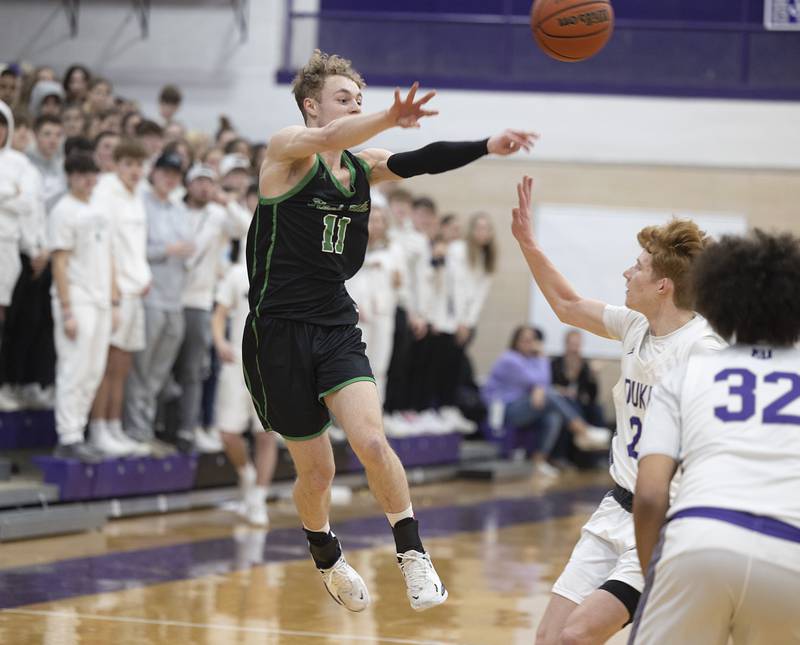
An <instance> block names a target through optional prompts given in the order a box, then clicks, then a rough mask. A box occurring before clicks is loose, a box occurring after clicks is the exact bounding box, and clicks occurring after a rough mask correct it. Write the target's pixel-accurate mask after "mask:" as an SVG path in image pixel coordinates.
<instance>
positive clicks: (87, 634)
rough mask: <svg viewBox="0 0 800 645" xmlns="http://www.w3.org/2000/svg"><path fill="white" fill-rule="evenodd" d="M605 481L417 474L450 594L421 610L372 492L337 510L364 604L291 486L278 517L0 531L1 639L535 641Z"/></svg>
mask: <svg viewBox="0 0 800 645" xmlns="http://www.w3.org/2000/svg"><path fill="white" fill-rule="evenodd" d="M609 483H610V479H609V478H608V475H607V474H605V473H602V472H594V473H583V474H569V475H564V476H562V477H561V479H560V480H558V482H557V483H555V484H552V485H550V486H547V487H544V486H542V485H541V484H537V483H536V482H529V481H525V482H514V483H506V484H491V483H481V482H467V481H459V480H456V481H453V482H448V483H444V484H432V485H427V486H419V487H415V488H414V489H413V492H412V494H413V498H414V508H415V511H416V514H417V517H418V518H419V520H420V524H421V527H422V533H423V539H424V542H425V546H426V549H427V550H428V551H429V552H430V553H431V554H432V556H433V559H434V563H435V564H436V568H437V570H438V572H439V574H440V576H441V577H442V579H443V580H444V581H445V584H447V586H448V589H449V591H450V598H449V599H448V601H447V602H446V603H445V605H443V606H442V607H439V608H436V609H432V610H429V611H427V612H424V613H416V612H414V611H412V610H411V608H410V607H409V605H408V602H407V600H406V597H405V589H404V585H403V582H402V578H401V575H400V572H399V570H398V568H397V565H396V560H395V558H394V557H393V543H392V538H391V531H390V530H389V527H388V524H387V523H386V519H385V517H384V516H383V515H382V514H381V513H380V510H379V509H378V507H377V506H376V504H375V503H374V501H373V500H372V498H371V496H370V495H369V493H368V492H366V491H364V492H358V493H356V494H355V495H354V496H353V499H352V501H351V502H350V503H349V504H348V505H347V506H339V507H334V509H333V512H332V517H333V522H332V524H333V528H334V530H335V531H336V532H337V534H338V535H339V537H340V539H341V540H342V543H343V545H344V549H345V553H346V554H347V557H348V561H349V562H350V563H351V564H353V565H354V566H355V567H356V569H357V570H358V571H359V572H360V573H361V575H362V576H363V577H364V579H365V581H366V583H367V585H368V586H369V588H370V592H371V594H372V601H373V603H372V606H371V607H370V608H369V609H368V610H367V611H365V612H363V613H361V614H352V613H350V612H348V611H346V610H345V609H344V608H343V607H340V606H338V605H336V604H335V603H334V602H333V601H332V600H331V599H330V598H329V597H328V595H327V593H326V592H325V590H324V588H323V586H322V582H321V580H320V579H319V574H318V573H317V572H316V571H315V570H314V567H313V566H312V564H311V560H310V558H309V556H308V554H307V548H306V544H305V540H304V537H303V534H302V532H301V531H300V530H299V528H298V523H297V518H296V515H295V513H294V509H293V507H292V505H291V502H290V501H279V502H275V503H273V504H271V505H270V518H271V525H270V530H269V531H263V530H257V529H253V528H250V527H248V526H247V525H246V524H242V523H237V522H236V519H235V517H234V516H233V515H232V514H231V513H228V512H226V511H224V510H204V511H195V512H188V513H179V514H171V515H166V516H150V517H142V518H136V519H128V520H115V521H113V522H111V523H109V524H108V525H107V526H106V528H105V529H104V530H103V531H102V532H96V533H90V534H81V535H70V536H63V537H56V538H47V539H41V540H29V541H24V542H16V543H9V544H3V545H0V643H4V644H6V643H7V644H9V645H34V644H35V645H39V644H44V645H72V644H78V643H80V644H91V645H95V644H96V645H109V644H113V645H142V644H153V645H156V644H157V645H162V644H163V645H167V644H169V645H189V644H195V643H197V644H203V645H212V644H213V645H217V644H226V643H236V644H251V643H252V644H255V643H258V644H259V645H275V644H280V645H284V644H285V645H299V644H305V643H308V644H309V645H334V644H335V645H342V644H349V643H353V644H360V643H406V644H410V645H422V644H423V643H424V644H433V643H442V644H444V643H447V644H459V645H494V644H498V645H516V644H522V643H526V644H529V643H533V642H534V636H535V633H536V626H537V624H538V622H539V619H540V618H541V615H542V613H543V611H544V607H545V605H546V603H547V599H548V594H549V588H550V585H551V584H552V583H553V581H554V580H555V578H556V577H557V576H558V574H559V572H560V570H561V568H562V567H563V565H564V563H565V562H566V561H567V559H568V557H569V554H570V551H571V550H572V547H573V545H574V543H575V541H576V540H577V538H578V536H579V534H580V527H581V525H582V524H583V522H584V521H585V520H586V519H587V518H588V517H589V515H590V514H591V512H592V510H593V509H594V507H595V506H596V504H597V503H598V502H599V500H600V499H601V497H602V496H603V493H604V491H605V490H607V489H608V488H609ZM626 634H627V630H626V631H625V632H623V633H622V634H619V635H617V636H616V637H615V638H614V639H613V640H611V641H610V642H611V643H615V644H616V643H624V642H625V641H626V638H625V637H626Z"/></svg>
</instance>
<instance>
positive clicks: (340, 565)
mask: <svg viewBox="0 0 800 645" xmlns="http://www.w3.org/2000/svg"><path fill="white" fill-rule="evenodd" d="M319 572H320V573H321V574H322V581H323V582H324V583H325V589H327V590H328V593H329V594H330V595H331V598H333V599H334V600H335V601H336V602H338V603H339V604H340V605H342V606H344V607H346V608H347V609H349V610H350V611H364V610H365V609H366V608H367V607H369V602H370V600H369V591H368V590H367V585H366V584H364V580H363V579H362V578H361V576H360V575H358V572H357V571H356V570H355V569H353V567H351V566H350V565H349V564H347V561H346V560H345V559H344V555H341V556H339V559H338V560H337V561H336V564H334V565H333V566H332V567H331V568H330V569H319Z"/></svg>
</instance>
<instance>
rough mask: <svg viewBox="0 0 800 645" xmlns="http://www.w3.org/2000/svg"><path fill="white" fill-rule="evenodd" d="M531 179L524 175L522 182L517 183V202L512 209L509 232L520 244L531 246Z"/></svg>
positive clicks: (532, 241)
mask: <svg viewBox="0 0 800 645" xmlns="http://www.w3.org/2000/svg"><path fill="white" fill-rule="evenodd" d="M532 187H533V179H531V178H530V177H528V175H525V176H524V177H523V178H522V182H521V183H519V184H517V198H518V199H519V204H518V206H517V207H516V208H514V209H512V211H511V215H512V217H513V219H512V221H511V233H512V234H513V235H514V237H515V238H516V240H517V242H519V243H520V245H521V246H533V245H534V244H535V241H534V238H533V230H532V225H533V222H532V219H533V218H532V217H531V189H532Z"/></svg>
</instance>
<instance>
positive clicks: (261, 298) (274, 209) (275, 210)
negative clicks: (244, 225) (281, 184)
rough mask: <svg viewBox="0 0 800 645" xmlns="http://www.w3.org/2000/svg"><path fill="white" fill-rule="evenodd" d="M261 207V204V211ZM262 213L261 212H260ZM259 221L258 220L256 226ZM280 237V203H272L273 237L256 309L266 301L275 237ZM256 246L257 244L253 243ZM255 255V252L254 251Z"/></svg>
mask: <svg viewBox="0 0 800 645" xmlns="http://www.w3.org/2000/svg"><path fill="white" fill-rule="evenodd" d="M260 210H261V207H260V206H259V211H260ZM259 214H260V213H259ZM257 225H258V222H256V226H257ZM277 237H278V204H277V203H275V204H272V239H271V240H270V241H269V251H267V260H266V266H265V267H264V285H263V286H262V287H261V294H260V295H259V296H258V304H257V305H256V311H258V310H259V309H260V308H261V303H262V302H264V294H265V293H266V292H267V285H268V284H269V269H270V264H272V252H273V251H274V250H275V238H277ZM253 246H254V248H255V245H253ZM254 255H255V253H254Z"/></svg>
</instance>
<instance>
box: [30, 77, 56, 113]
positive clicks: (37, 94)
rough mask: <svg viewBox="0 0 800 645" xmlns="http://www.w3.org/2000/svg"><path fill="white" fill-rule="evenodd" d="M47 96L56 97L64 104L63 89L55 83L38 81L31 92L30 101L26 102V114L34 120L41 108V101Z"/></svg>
mask: <svg viewBox="0 0 800 645" xmlns="http://www.w3.org/2000/svg"><path fill="white" fill-rule="evenodd" d="M48 96H57V97H58V98H60V99H61V102H62V103H63V102H64V88H63V87H61V85H60V84H59V83H56V82H55V81H39V82H38V83H36V85H34V86H33V89H32V90H31V100H30V101H28V112H30V114H31V116H32V117H33V118H34V119H35V118H36V117H37V116H39V108H41V107H42V101H44V100H45V99H46V98H47V97H48Z"/></svg>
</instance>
